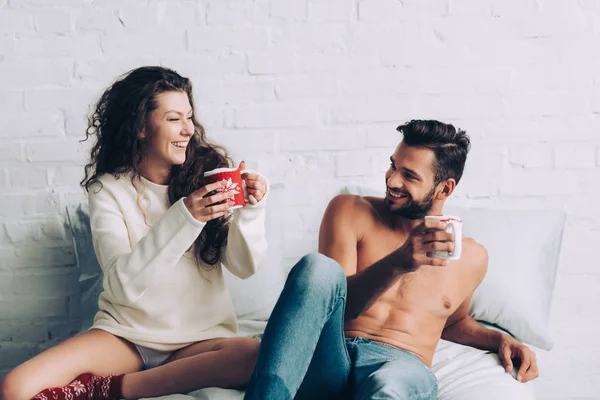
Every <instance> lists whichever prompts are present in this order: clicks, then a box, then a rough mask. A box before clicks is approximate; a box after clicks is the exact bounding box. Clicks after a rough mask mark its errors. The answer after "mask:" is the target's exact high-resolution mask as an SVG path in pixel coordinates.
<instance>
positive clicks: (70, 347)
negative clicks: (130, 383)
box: [0, 329, 143, 400]
mask: <svg viewBox="0 0 600 400" xmlns="http://www.w3.org/2000/svg"><path fill="white" fill-rule="evenodd" d="M142 366H143V363H142V359H141V357H140V356H139V354H138V352H137V350H136V349H135V347H134V346H133V345H132V344H130V343H129V342H127V341H125V340H123V339H120V338H118V337H116V336H114V335H112V334H110V333H108V332H105V331H102V330H99V329H92V330H90V331H87V332H85V333H82V334H80V335H77V336H74V337H72V338H70V339H67V340H65V341H64V342H62V343H59V344H58V345H56V346H54V347H52V348H50V349H48V350H46V351H45V352H43V353H41V354H39V355H38V356H36V357H34V358H32V359H31V360H29V361H27V362H25V363H23V364H21V365H19V366H18V367H16V368H15V369H13V370H12V371H11V372H9V373H8V375H6V377H5V378H4V380H3V381H2V382H0V399H2V400H28V399H31V398H32V397H33V396H35V395H36V394H38V393H39V392H41V391H42V390H44V389H47V388H50V387H57V386H65V385H68V384H69V383H70V382H72V381H73V380H74V379H75V378H76V377H78V376H79V375H81V374H83V373H92V374H94V375H120V374H126V373H131V372H136V371H139V370H140V369H141V368H142Z"/></svg>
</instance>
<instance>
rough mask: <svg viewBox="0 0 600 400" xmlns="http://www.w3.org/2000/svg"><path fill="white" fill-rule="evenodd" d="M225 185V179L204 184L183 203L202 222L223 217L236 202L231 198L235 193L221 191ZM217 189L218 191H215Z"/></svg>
mask: <svg viewBox="0 0 600 400" xmlns="http://www.w3.org/2000/svg"><path fill="white" fill-rule="evenodd" d="M225 185H226V182H225V181H220V182H215V183H211V184H208V185H206V186H203V187H201V188H200V189H198V190H196V191H195V192H193V193H192V194H190V195H189V196H188V197H186V198H185V199H184V200H183V203H184V204H185V206H186V207H187V209H188V210H189V211H190V214H192V215H193V216H194V218H196V219H197V220H198V221H200V222H208V221H210V220H213V219H216V218H219V217H222V216H223V215H225V214H226V213H227V210H229V209H230V208H231V207H232V206H233V204H234V202H233V201H232V200H231V198H232V197H233V193H231V192H225V193H223V192H221V189H222V188H224V187H225ZM215 191H217V193H214V192H215Z"/></svg>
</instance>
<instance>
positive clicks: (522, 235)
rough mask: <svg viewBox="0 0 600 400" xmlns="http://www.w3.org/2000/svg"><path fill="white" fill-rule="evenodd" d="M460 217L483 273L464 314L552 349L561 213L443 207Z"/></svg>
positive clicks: (367, 192)
mask: <svg viewBox="0 0 600 400" xmlns="http://www.w3.org/2000/svg"><path fill="white" fill-rule="evenodd" d="M383 190H384V189H381V190H377V189H372V188H366V187H358V186H348V187H345V188H344V189H342V192H343V193H352V194H358V195H361V196H378V197H382V196H383V193H384V192H383ZM444 213H446V214H451V215H458V216H460V217H461V218H462V220H463V233H464V235H465V236H468V237H472V238H474V239H475V240H477V242H479V243H481V244H483V245H484V246H485V247H486V249H487V251H488V255H489V265H488V272H487V275H486V277H485V279H484V280H483V282H482V283H481V285H480V286H479V287H478V288H477V290H476V291H475V293H474V295H473V299H472V301H471V311H470V314H471V316H472V317H473V318H475V319H477V320H480V321H485V322H488V323H490V324H494V325H497V326H499V327H500V328H502V329H504V330H506V331H508V332H509V333H511V334H512V335H513V336H514V337H515V338H517V339H518V340H520V341H522V342H524V343H527V344H530V345H533V346H535V347H538V348H540V349H543V350H550V349H552V346H553V342H552V339H551V338H550V336H549V334H548V331H549V328H548V318H549V313H550V304H551V301H552V293H553V291H554V280H555V276H556V268H557V265H558V257H559V252H560V246H561V242H562V233H563V229H564V223H565V214H564V213H563V212H561V211H550V210H527V211H525V210H520V211H518V210H499V209H484V208H465V207H457V206H450V205H448V206H446V207H445V209H444Z"/></svg>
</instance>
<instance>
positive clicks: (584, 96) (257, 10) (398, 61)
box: [0, 0, 600, 400]
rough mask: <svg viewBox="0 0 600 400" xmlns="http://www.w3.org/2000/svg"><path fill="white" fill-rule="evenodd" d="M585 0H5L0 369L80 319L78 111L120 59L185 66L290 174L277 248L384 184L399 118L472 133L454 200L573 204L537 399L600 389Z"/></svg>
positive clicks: (595, 114)
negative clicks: (330, 210)
mask: <svg viewBox="0 0 600 400" xmlns="http://www.w3.org/2000/svg"><path fill="white" fill-rule="evenodd" d="M599 24H600V3H599V2H598V1H596V0H579V1H575V0H572V1H560V0H537V1H536V0H521V1H515V0H509V1H507V0H479V1H475V0H432V1H428V2H422V1H418V0H404V1H399V0H344V1H341V0H331V1H328V0H293V1H292V0H285V1H283V0H255V1H250V0H203V1H187V0H170V1H167V0H130V1H127V2H121V1H109V0H104V1H94V2H91V1H81V0H60V1H57V0H54V1H52V2H48V1H45V0H0V373H1V371H3V370H4V371H6V370H7V369H9V368H10V367H12V366H13V365H14V364H15V363H18V362H20V361H24V360H25V359H27V358H28V357H30V356H32V355H34V354H36V353H37V352H39V351H40V350H43V349H45V348H46V347H47V346H49V345H50V344H51V343H52V342H53V341H55V340H57V339H61V338H64V337H66V336H68V335H69V334H71V333H72V331H73V329H75V328H74V327H76V326H77V322H78V318H79V314H78V309H77V303H78V297H77V290H76V288H77V286H76V285H77V277H76V271H74V268H73V267H72V265H73V263H74V255H73V252H72V248H71V244H70V237H69V235H68V233H67V232H66V231H65V227H64V226H63V219H64V212H63V210H64V207H65V205H66V204H68V203H69V202H73V201H79V200H80V199H81V198H82V196H81V190H80V189H79V188H78V181H79V180H80V179H81V173H82V166H83V165H84V163H85V157H86V152H85V149H86V148H87V145H80V144H79V143H78V141H79V140H80V139H81V138H82V137H83V134H84V129H85V119H84V117H85V114H86V112H87V110H88V106H89V104H90V103H92V102H93V100H94V99H95V98H97V97H98V96H99V95H100V93H101V90H102V89H103V88H105V87H106V86H107V85H108V84H109V83H110V82H111V81H112V79H114V77H115V76H116V75H117V74H120V73H123V72H125V71H127V70H128V69H130V68H134V67H136V66H140V65H144V64H163V65H166V66H171V67H173V68H176V69H177V70H178V71H180V72H181V73H182V74H184V75H187V76H189V77H191V78H192V80H193V81H194V83H195V91H196V97H197V104H198V113H199V115H200V119H201V120H202V121H203V123H204V124H205V125H206V126H207V128H208V130H209V134H210V135H211V136H212V137H213V138H214V139H215V140H217V141H219V142H221V143H223V144H225V145H227V146H228V147H229V149H230V150H231V152H232V153H233V155H234V156H235V157H236V159H237V160H238V161H239V160H240V159H242V158H243V159H245V160H246V161H247V163H248V165H249V166H250V167H251V168H257V169H260V170H261V171H262V172H264V173H265V174H267V175H268V176H269V177H270V179H271V181H272V182H273V183H277V182H283V181H285V182H286V185H287V191H286V195H285V199H286V205H287V206H288V207H289V208H290V211H289V215H293V216H294V217H293V218H290V219H289V220H288V221H286V232H285V237H284V248H285V252H286V253H285V254H286V261H287V263H288V264H289V263H292V262H293V261H294V260H295V259H297V258H298V257H299V256H301V255H303V254H304V253H305V252H307V251H311V250H312V249H314V248H315V244H316V236H317V226H318V222H319V218H320V216H321V213H322V212H323V210H324V207H325V204H326V200H327V198H328V197H330V196H331V195H333V194H334V193H335V190H336V188H337V187H339V186H340V185H342V184H347V183H351V184H369V185H382V184H383V171H384V170H385V168H386V164H387V157H388V156H389V154H390V153H391V151H392V149H393V148H394V146H395V145H396V142H397V139H398V136H397V134H396V132H395V127H396V126H397V125H398V124H399V123H401V122H404V121H405V120H407V119H410V118H438V119H443V120H446V121H449V122H453V123H456V124H457V125H459V126H460V127H462V128H464V129H466V130H467V131H468V132H469V133H470V134H471V136H472V139H473V151H472V154H471V156H470V158H469V161H468V163H467V171H466V174H465V177H464V181H463V182H462V183H461V184H460V185H459V187H458V191H457V194H456V195H457V200H459V201H464V202H468V203H470V204H482V205H485V204H502V205H504V206H507V207H559V208H565V209H566V210H567V211H568V213H569V218H568V223H567V230H566V232H565V245H564V250H563V252H562V254H561V264H560V267H559V272H558V279H557V283H556V292H555V297H554V305H553V314H552V326H551V329H552V334H553V336H554V337H555V339H556V347H555V349H554V350H553V351H552V352H550V353H547V354H546V353H543V354H540V361H541V364H542V377H541V378H540V379H539V381H538V384H537V390H538V393H539V398H540V399H548V400H551V399H554V400H558V399H561V400H563V399H579V400H584V399H588V400H589V399H600V394H599V393H600V384H599V383H598V379H597V377H598V375H599V374H600V363H599V362H598V357H599V356H600V345H599V344H598V340H597V339H596V338H597V337H598V336H599V335H600V317H599V313H598V309H599V308H600V300H599V299H600V298H599V297H598V296H597V293H596V292H597V287H598V286H599V285H600V272H599V271H598V261H597V257H596V254H595V252H596V247H597V246H598V243H600V233H599V228H598V227H599V226H600V211H599V210H598V204H597V199H598V198H600V190H599V189H598V187H599V186H598V182H600V115H599V113H600V95H599V94H598V93H600V91H599V89H600V40H599V39H600V31H599V30H598V28H597V27H598V26H599Z"/></svg>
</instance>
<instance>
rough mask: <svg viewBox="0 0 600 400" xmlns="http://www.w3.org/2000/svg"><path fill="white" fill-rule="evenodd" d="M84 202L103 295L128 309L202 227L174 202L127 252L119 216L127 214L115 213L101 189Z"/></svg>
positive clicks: (115, 205)
mask: <svg viewBox="0 0 600 400" xmlns="http://www.w3.org/2000/svg"><path fill="white" fill-rule="evenodd" d="M88 201H89V206H90V207H89V208H90V225H91V228H92V240H93V244H94V250H95V252H96V256H97V258H98V262H99V264H100V266H101V268H102V271H103V273H104V281H103V283H104V290H105V292H106V294H107V295H108V296H110V298H111V301H113V302H114V303H116V304H122V305H131V304H133V303H135V302H136V301H137V300H139V299H140V298H141V297H142V296H143V295H144V293H145V291H146V290H147V289H148V287H150V286H151V284H153V283H154V282H156V281H157V280H160V275H161V274H162V273H165V272H167V271H168V270H169V269H170V268H172V267H173V266H174V265H175V264H177V262H179V260H180V258H181V257H182V256H183V254H184V253H185V252H186V251H187V250H188V249H189V248H190V246H191V245H192V243H193V242H194V240H195V239H196V238H197V237H198V235H199V234H200V232H201V231H202V228H203V227H204V225H205V224H204V223H202V222H200V221H198V220H196V219H195V218H194V217H193V216H192V215H191V214H190V212H189V211H188V209H187V207H186V206H185V204H184V203H183V199H180V200H179V201H177V202H176V203H175V204H173V205H172V206H171V207H170V208H169V209H168V210H167V212H166V213H165V214H164V215H163V216H162V217H161V218H160V219H159V220H158V221H157V222H156V223H155V224H154V225H153V226H152V227H151V228H150V230H149V231H148V233H147V234H146V236H145V237H143V238H142V239H141V240H140V241H139V242H138V243H137V244H135V245H134V246H133V248H132V246H131V244H130V239H129V232H128V230H127V225H126V223H125V218H124V212H128V211H129V210H122V209H121V207H120V206H119V203H118V202H117V200H116V198H115V194H114V193H113V192H112V191H111V190H110V189H109V188H107V187H106V185H104V186H103V187H102V188H100V189H98V187H97V186H95V187H93V188H91V190H90V193H89V200H88ZM135 211H137V210H135ZM135 211H133V210H132V211H131V212H135ZM140 212H141V211H140Z"/></svg>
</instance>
